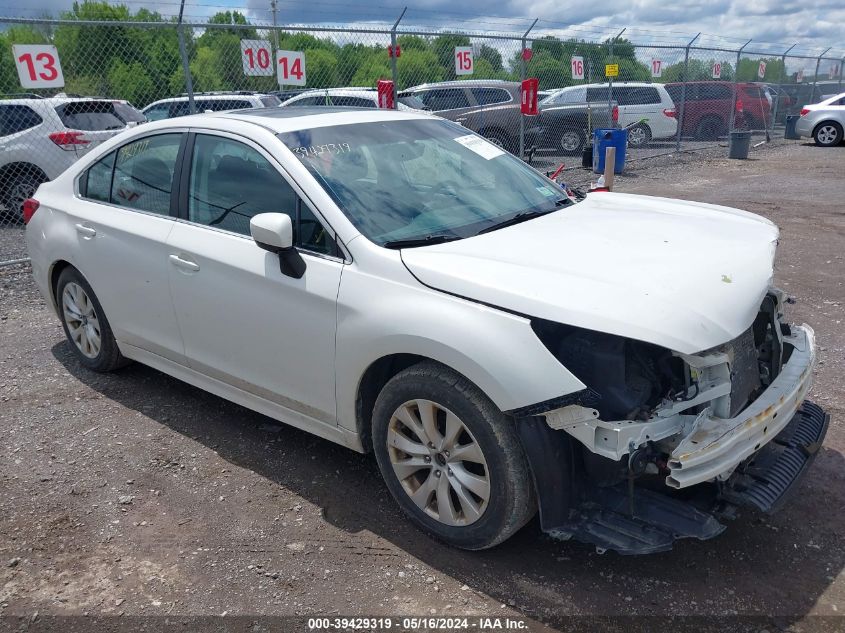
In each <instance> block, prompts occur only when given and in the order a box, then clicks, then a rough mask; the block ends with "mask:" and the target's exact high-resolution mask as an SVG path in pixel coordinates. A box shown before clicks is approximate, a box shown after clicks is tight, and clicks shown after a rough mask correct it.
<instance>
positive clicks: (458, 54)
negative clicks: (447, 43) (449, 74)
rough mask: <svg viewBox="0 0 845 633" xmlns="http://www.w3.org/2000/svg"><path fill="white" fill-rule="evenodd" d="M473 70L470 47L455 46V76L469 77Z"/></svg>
mask: <svg viewBox="0 0 845 633" xmlns="http://www.w3.org/2000/svg"><path fill="white" fill-rule="evenodd" d="M473 70H474V69H473V60H472V46H456V47H455V74H456V75H471V74H472V71H473Z"/></svg>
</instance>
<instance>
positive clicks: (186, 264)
mask: <svg viewBox="0 0 845 633" xmlns="http://www.w3.org/2000/svg"><path fill="white" fill-rule="evenodd" d="M170 263H171V264H173V265H174V266H176V267H177V268H182V269H183V270H190V271H193V272H196V271H198V270H199V269H200V265H199V264H197V263H196V262H192V261H191V260H190V259H184V258H182V257H180V256H179V255H171V256H170Z"/></svg>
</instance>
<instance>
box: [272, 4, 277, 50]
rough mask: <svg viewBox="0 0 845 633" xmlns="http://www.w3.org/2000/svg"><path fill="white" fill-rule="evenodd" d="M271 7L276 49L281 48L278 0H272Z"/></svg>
mask: <svg viewBox="0 0 845 633" xmlns="http://www.w3.org/2000/svg"><path fill="white" fill-rule="evenodd" d="M270 8H271V9H273V39H274V40H275V42H276V51H278V50H279V31H278V30H277V29H276V0H270Z"/></svg>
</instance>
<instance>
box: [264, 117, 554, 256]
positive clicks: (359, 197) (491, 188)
mask: <svg viewBox="0 0 845 633" xmlns="http://www.w3.org/2000/svg"><path fill="white" fill-rule="evenodd" d="M279 137H280V138H281V139H282V141H283V142H284V143H285V145H287V147H288V148H290V149H291V151H293V153H294V154H295V155H296V156H297V158H299V160H300V161H301V162H302V163H303V164H304V165H305V167H306V168H307V169H308V170H309V171H310V172H311V174H312V175H313V176H314V177H315V179H316V180H317V182H318V183H319V184H320V185H321V186H322V187H323V188H324V189H325V190H326V192H327V193H328V194H329V195H331V196H332V197H333V199H334V200H335V202H336V203H337V205H338V206H339V207H340V209H341V210H342V211H343V212H344V213H345V214H346V216H347V217H348V218H349V220H350V221H351V222H352V223H353V224H354V225H355V227H356V228H357V229H358V230H359V231H360V232H361V233H362V234H363V235H365V236H366V237H367V238H368V239H370V240H371V241H373V242H375V243H376V244H379V245H385V246H389V247H398V246H397V244H398V243H402V242H407V241H408V240H421V239H426V238H436V239H460V238H465V237H471V236H473V235H477V234H478V233H479V232H484V231H489V230H495V229H496V228H497V226H498V225H500V224H501V223H502V222H510V221H512V220H514V219H516V220H517V221H519V220H520V219H521V218H527V217H530V216H533V215H535V214H542V213H548V212H552V211H555V210H556V209H558V208H559V207H561V206H565V205H567V204H569V199H568V198H566V197H565V195H564V194H563V193H562V192H561V190H560V188H559V187H558V186H557V185H555V184H554V183H552V182H551V181H549V180H548V179H546V178H544V177H543V176H541V175H540V174H539V173H537V172H536V171H534V170H533V169H532V168H531V167H529V166H527V165H526V164H525V163H523V162H522V161H521V160H519V159H517V158H516V157H514V156H512V155H511V154H509V153H508V152H505V151H503V150H502V149H501V148H498V147H496V146H495V145H493V144H492V143H490V142H489V141H487V140H485V139H483V138H481V137H479V136H477V135H475V134H468V133H467V130H466V129H465V128H463V127H461V126H459V125H457V124H455V123H452V122H449V121H443V120H438V119H431V120H429V119H419V120H410V121H380V122H373V123H356V124H347V125H337V126H328V127H320V128H314V129H308V130H301V131H296V132H287V133H283V134H280V135H279ZM518 214H524V215H521V216H519V217H517V216H518Z"/></svg>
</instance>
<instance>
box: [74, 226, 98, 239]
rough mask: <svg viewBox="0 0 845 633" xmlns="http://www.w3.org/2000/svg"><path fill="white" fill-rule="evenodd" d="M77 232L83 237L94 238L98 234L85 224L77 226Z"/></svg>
mask: <svg viewBox="0 0 845 633" xmlns="http://www.w3.org/2000/svg"><path fill="white" fill-rule="evenodd" d="M76 232H77V233H79V234H80V235H81V236H82V237H94V236H95V235H96V234H97V229H94V228H92V227H90V226H85V225H84V224H77V225H76Z"/></svg>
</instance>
